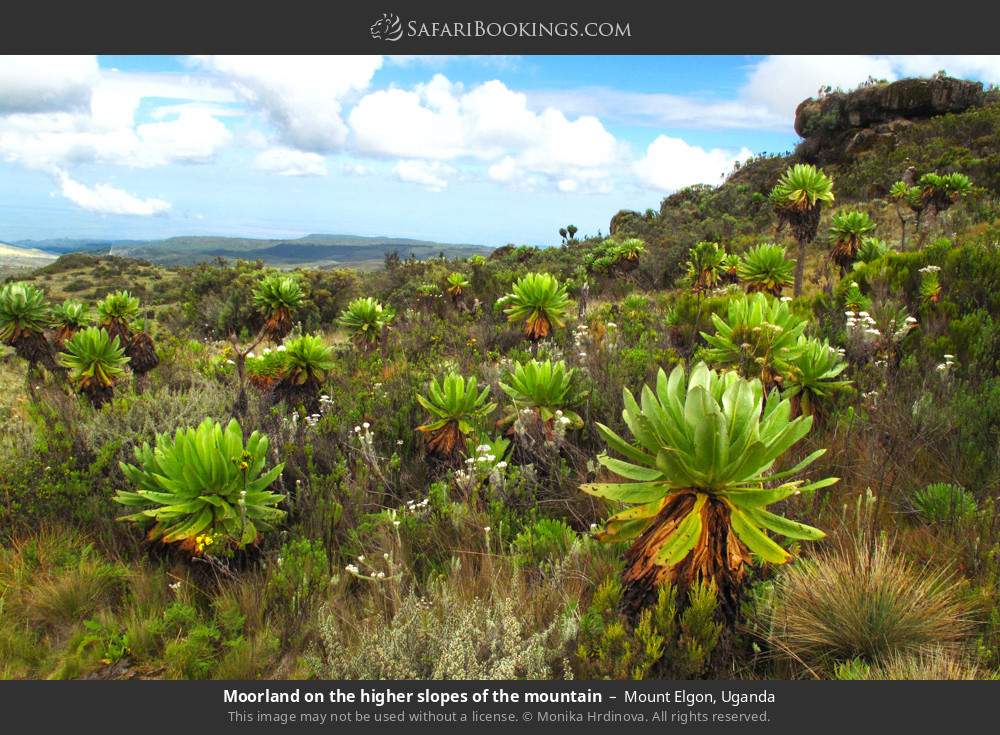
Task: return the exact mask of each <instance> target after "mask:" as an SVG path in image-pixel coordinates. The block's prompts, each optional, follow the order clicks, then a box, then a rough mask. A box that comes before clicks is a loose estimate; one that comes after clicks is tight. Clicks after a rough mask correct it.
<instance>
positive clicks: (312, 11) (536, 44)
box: [0, 0, 1000, 54]
mask: <svg viewBox="0 0 1000 735" xmlns="http://www.w3.org/2000/svg"><path fill="white" fill-rule="evenodd" d="M998 16H1000V11H998V10H997V5H996V4H989V3H983V2H981V1H980V2H971V1H968V0H950V2H948V3H943V4H942V3H937V4H936V5H934V6H928V7H925V6H924V5H923V4H921V3H918V2H912V1H911V2H906V3H901V2H880V3H873V2H870V1H869V2H858V1H857V0H842V1H840V2H836V3H821V2H812V3H810V2H802V1H801V0H798V1H797V2H791V1H790V0H769V2H765V3H746V2H732V1H731V0H717V1H716V2H712V3H690V2H684V3H681V2H669V1H668V2H655V3H654V2H649V1H648V0H647V1H646V2H635V1H632V0H630V1H628V2H621V1H619V2H613V3H603V4H600V5H596V4H594V5H587V4H584V3H580V2H545V3H541V2H522V1H517V2H515V1H511V0H508V1H505V2H503V3H471V2H456V1H455V0H424V1H421V2H412V1H411V2H404V1H403V0H384V1H383V0H378V1H377V2H374V3H344V2H317V1H316V0H309V1H308V2H306V1H303V0H285V1H284V2H280V3H247V2H232V1H231V0H225V1H222V0H216V1H215V2H203V1H202V2H189V1H188V0H184V1H180V0H178V1H175V2H170V3H137V2H134V1H132V2H119V1H118V0H104V1H103V2H100V3H73V4H69V3H63V2H60V3H56V2H52V1H51V0H36V1H35V2H32V3H19V4H12V5H10V6H9V7H7V8H5V20H4V24H3V29H2V32H0V52H2V53H108V54H110V53H126V54H127V53H136V54H138V53H142V54H151V53H170V54H172V53H200V52H212V53H310V54H361V53H389V54H456V53H458V54H497V53H503V54H584V53H587V54H697V53H706V54H708V53H711V54H759V53H778V52H781V53H795V54H821V53H832V54H842V53H908V54H969V53H975V54H990V53H996V50H997V48H998V45H1000V44H998V42H997V34H996V28H997V21H998V19H1000V17H998Z"/></svg>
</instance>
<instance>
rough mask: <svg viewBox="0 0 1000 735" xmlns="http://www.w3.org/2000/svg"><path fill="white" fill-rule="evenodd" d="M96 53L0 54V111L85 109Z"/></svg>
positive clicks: (95, 72)
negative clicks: (93, 54)
mask: <svg viewBox="0 0 1000 735" xmlns="http://www.w3.org/2000/svg"><path fill="white" fill-rule="evenodd" d="M97 79H98V67H97V57H96V56H13V55H12V56H0V115H6V114H11V113H17V112H26V113H32V112H70V111H74V110H85V109H86V108H87V107H88V105H89V103H90V96H91V91H92V89H93V87H94V84H95V83H96V82H97Z"/></svg>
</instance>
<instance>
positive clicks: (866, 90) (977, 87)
mask: <svg viewBox="0 0 1000 735" xmlns="http://www.w3.org/2000/svg"><path fill="white" fill-rule="evenodd" d="M985 101H986V94H985V92H984V91H983V85H982V84H980V83H979V82H970V81H967V80H964V79H953V78H951V77H933V78H930V79H901V80H900V81H898V82H891V83H884V84H873V85H870V86H865V87H861V88H859V89H856V90H854V91H853V92H832V93H829V94H826V95H824V96H822V97H819V98H810V99H807V100H805V101H803V102H802V103H800V104H799V106H798V108H797V109H796V110H795V132H796V133H798V134H799V135H800V136H802V138H803V139H804V140H803V141H802V143H800V144H799V147H798V148H797V149H796V151H795V152H796V154H797V155H798V157H799V158H801V159H804V160H806V161H810V162H818V163H828V162H830V161H834V160H837V158H838V157H840V156H842V155H844V154H850V153H852V152H856V151H857V150H860V149H862V148H865V147H867V145H868V144H870V143H871V142H873V141H874V140H876V139H877V138H879V137H881V136H891V135H892V134H893V132H894V131H896V130H898V129H899V128H900V127H901V126H905V125H909V124H911V123H912V122H913V121H915V120H926V119H928V118H931V117H935V116H937V115H944V114H947V113H952V112H963V111H965V110H968V109H970V108H972V107H978V106H980V105H982V104H984V103H985Z"/></svg>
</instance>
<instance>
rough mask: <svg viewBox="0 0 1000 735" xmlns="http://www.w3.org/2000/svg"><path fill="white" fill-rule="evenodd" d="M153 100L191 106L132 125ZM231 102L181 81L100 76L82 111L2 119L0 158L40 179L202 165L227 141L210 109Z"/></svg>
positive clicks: (169, 108) (227, 95) (160, 111)
mask: <svg viewBox="0 0 1000 735" xmlns="http://www.w3.org/2000/svg"><path fill="white" fill-rule="evenodd" d="M0 63H2V62H0ZM153 97H158V98H167V99H171V98H173V99H187V100H188V101H189V103H190V104H187V105H163V106H161V107H159V108H157V109H155V110H154V111H153V113H152V115H151V117H152V121H151V122H147V123H143V124H139V125H137V124H136V115H137V111H138V109H139V107H140V105H141V104H142V101H143V99H144V98H153ZM232 99H234V98H233V97H232V93H231V92H226V91H224V90H221V91H220V90H218V89H215V88H213V87H211V86H210V85H207V84H205V83H204V82H203V81H196V80H192V79H190V78H188V77H184V76H178V75H174V74H165V75H162V78H161V77H157V76H156V75H149V74H140V75H130V74H122V73H119V72H113V71H111V72H101V73H100V75H99V78H98V79H97V81H96V82H95V83H94V85H93V86H92V88H91V90H90V97H89V103H88V106H87V107H86V108H85V109H80V110H74V111H57V112H17V113H12V114H7V115H0V158H2V159H4V160H7V161H10V162H14V163H19V164H21V165H23V166H26V167H28V168H32V169H38V170H44V171H52V170H53V169H55V168H60V169H68V168H70V167H72V166H75V165H78V164H84V163H98V164H110V165H119V166H128V167H133V168H150V167H154V166H162V165H166V164H169V163H174V162H182V163H200V162H204V161H207V160H209V159H211V158H212V157H213V156H214V155H215V153H216V152H217V151H218V150H219V149H221V148H222V147H223V146H225V145H227V144H228V143H229V142H230V141H231V138H232V136H231V135H230V133H229V131H228V129H227V128H226V126H225V124H224V123H222V121H221V120H219V119H218V117H217V116H216V115H215V114H214V113H213V111H212V108H211V105H223V104H225V103H227V102H228V101H231V100H232Z"/></svg>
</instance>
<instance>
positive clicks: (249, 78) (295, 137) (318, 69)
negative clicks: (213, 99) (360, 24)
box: [194, 56, 382, 153]
mask: <svg viewBox="0 0 1000 735" xmlns="http://www.w3.org/2000/svg"><path fill="white" fill-rule="evenodd" d="M194 62H195V63H196V64H198V65H199V66H200V67H202V68H204V69H207V70H210V71H211V72H213V73H214V74H216V75H218V76H219V77H220V78H221V79H222V80H224V81H225V82H227V83H229V84H231V85H232V87H233V88H234V89H235V91H236V92H237V94H238V95H239V96H240V98H241V99H243V100H244V101H245V102H246V103H247V104H248V105H250V106H251V107H252V108H253V109H255V110H257V111H259V112H261V113H263V114H264V115H265V116H266V117H267V118H268V119H269V120H270V122H271V123H272V124H273V125H274V126H275V127H276V128H277V129H278V131H279V134H280V136H281V139H282V142H283V143H284V144H285V145H287V146H288V147H291V148H298V149H300V150H304V151H309V152H313V153H325V152H329V151H332V150H334V149H336V148H339V147H340V146H341V145H343V143H344V141H345V139H346V137H347V125H346V124H345V123H344V121H343V119H342V118H341V109H342V106H343V104H344V101H345V99H346V98H348V97H349V96H350V95H351V94H353V93H356V92H359V91H361V90H364V89H365V88H367V87H368V85H369V84H370V83H371V80H372V76H373V75H374V74H375V72H376V71H377V70H378V69H379V68H380V67H381V66H382V58H381V57H380V56H201V57H195V58H194Z"/></svg>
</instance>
